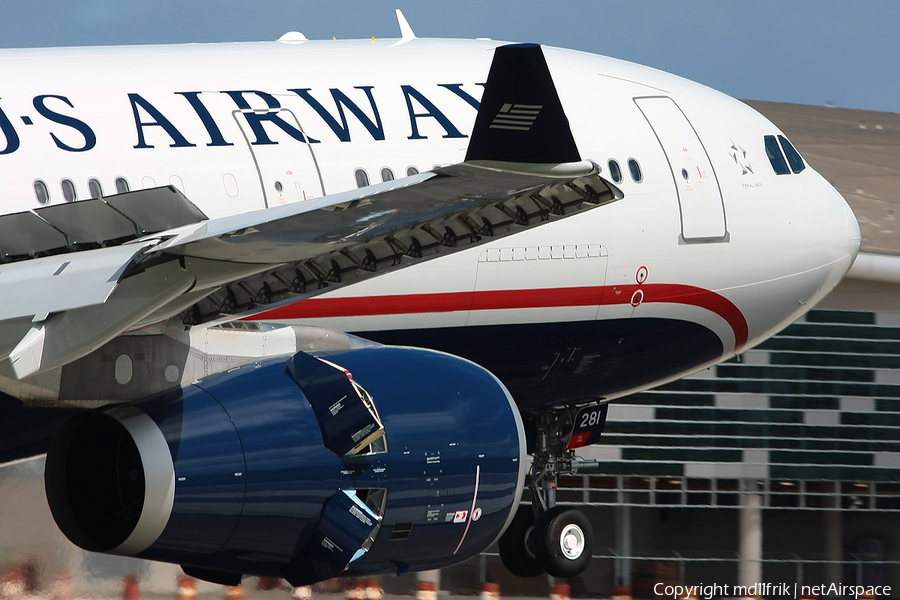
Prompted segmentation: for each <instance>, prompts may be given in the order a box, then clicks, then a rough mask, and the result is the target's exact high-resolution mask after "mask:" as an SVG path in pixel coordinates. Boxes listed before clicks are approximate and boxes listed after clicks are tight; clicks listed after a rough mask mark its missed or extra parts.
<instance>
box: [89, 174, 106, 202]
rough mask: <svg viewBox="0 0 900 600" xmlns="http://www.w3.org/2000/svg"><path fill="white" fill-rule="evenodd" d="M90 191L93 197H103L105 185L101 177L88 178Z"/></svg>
mask: <svg viewBox="0 0 900 600" xmlns="http://www.w3.org/2000/svg"><path fill="white" fill-rule="evenodd" d="M88 192H89V193H90V194H91V198H102V197H103V186H102V185H100V180H99V179H93V178H92V179H88Z"/></svg>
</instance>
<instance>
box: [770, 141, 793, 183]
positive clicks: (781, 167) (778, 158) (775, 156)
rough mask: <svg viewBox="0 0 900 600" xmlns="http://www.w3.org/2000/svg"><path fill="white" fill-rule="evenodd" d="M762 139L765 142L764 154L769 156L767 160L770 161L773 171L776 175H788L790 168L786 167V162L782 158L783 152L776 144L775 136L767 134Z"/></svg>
mask: <svg viewBox="0 0 900 600" xmlns="http://www.w3.org/2000/svg"><path fill="white" fill-rule="evenodd" d="M764 139H765V142H766V156H768V157H769V162H770V163H772V168H773V169H775V173H776V174H778V175H788V174H789V173H790V172H791V170H790V169H788V166H787V162H785V160H784V154H782V153H781V148H780V147H779V146H778V142H777V141H776V140H775V136H774V135H767V136H766V137H765V138H764Z"/></svg>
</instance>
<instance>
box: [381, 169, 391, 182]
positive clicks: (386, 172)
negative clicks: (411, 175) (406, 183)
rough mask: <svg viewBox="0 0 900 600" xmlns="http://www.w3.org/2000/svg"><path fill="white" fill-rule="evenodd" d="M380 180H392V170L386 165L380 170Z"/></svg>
mask: <svg viewBox="0 0 900 600" xmlns="http://www.w3.org/2000/svg"><path fill="white" fill-rule="evenodd" d="M381 180H382V181H393V180H394V172H393V171H391V170H390V169H388V168H387V167H385V168H383V169H382V170H381Z"/></svg>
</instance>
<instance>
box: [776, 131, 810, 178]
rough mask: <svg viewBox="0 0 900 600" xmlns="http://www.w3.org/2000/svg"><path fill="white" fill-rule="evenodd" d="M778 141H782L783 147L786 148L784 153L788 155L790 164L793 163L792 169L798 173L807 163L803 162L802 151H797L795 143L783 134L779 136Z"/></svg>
mask: <svg viewBox="0 0 900 600" xmlns="http://www.w3.org/2000/svg"><path fill="white" fill-rule="evenodd" d="M778 141H779V142H781V147H782V148H783V149H784V155H785V156H787V160H788V164H789V165H791V171H793V172H794V173H795V174H796V173H799V172H800V171H802V170H803V169H805V168H806V164H804V162H803V157H801V156H800V153H799V152H797V149H796V148H794V145H793V144H792V143H790V142H789V141H788V139H787V138H786V137H784V136H783V135H779V136H778Z"/></svg>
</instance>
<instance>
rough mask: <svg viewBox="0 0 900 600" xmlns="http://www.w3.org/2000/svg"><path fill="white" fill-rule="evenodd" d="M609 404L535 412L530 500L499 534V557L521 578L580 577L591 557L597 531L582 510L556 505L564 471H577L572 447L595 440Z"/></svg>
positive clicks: (566, 472)
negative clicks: (548, 576) (558, 486)
mask: <svg viewBox="0 0 900 600" xmlns="http://www.w3.org/2000/svg"><path fill="white" fill-rule="evenodd" d="M606 409H607V407H606V405H601V404H592V405H590V406H585V407H583V408H581V409H580V410H579V409H578V408H573V407H567V408H563V409H558V410H554V411H549V412H544V413H540V414H538V415H536V416H535V420H534V425H535V431H536V435H535V441H534V451H533V452H532V458H533V462H532V465H531V474H530V481H529V487H530V488H531V497H532V502H531V504H530V505H528V504H522V505H520V506H519V508H518V511H517V512H516V516H515V517H514V519H513V521H512V523H511V524H510V526H509V528H508V529H507V530H506V532H505V533H504V534H503V536H502V537H501V538H500V542H499V546H500V558H501V559H502V560H503V564H504V565H505V566H506V568H507V569H508V570H509V571H510V572H511V573H513V574H514V575H518V576H519V577H535V576H537V575H541V574H542V573H547V574H549V575H551V576H553V577H575V576H577V575H580V574H581V573H582V572H583V571H584V570H585V569H586V568H587V566H588V563H590V561H591V554H592V550H593V546H594V532H593V530H592V529H591V524H590V522H589V521H588V519H587V517H586V516H585V515H584V513H583V512H582V511H580V510H578V509H576V508H569V507H565V506H557V505H556V481H557V478H558V477H559V475H560V474H574V473H575V472H577V470H578V466H579V464H580V463H579V461H577V460H576V459H575V451H574V448H576V447H580V446H584V445H587V444H590V443H594V442H595V441H596V440H597V438H599V436H600V432H601V431H602V430H603V425H604V424H605V422H606Z"/></svg>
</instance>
